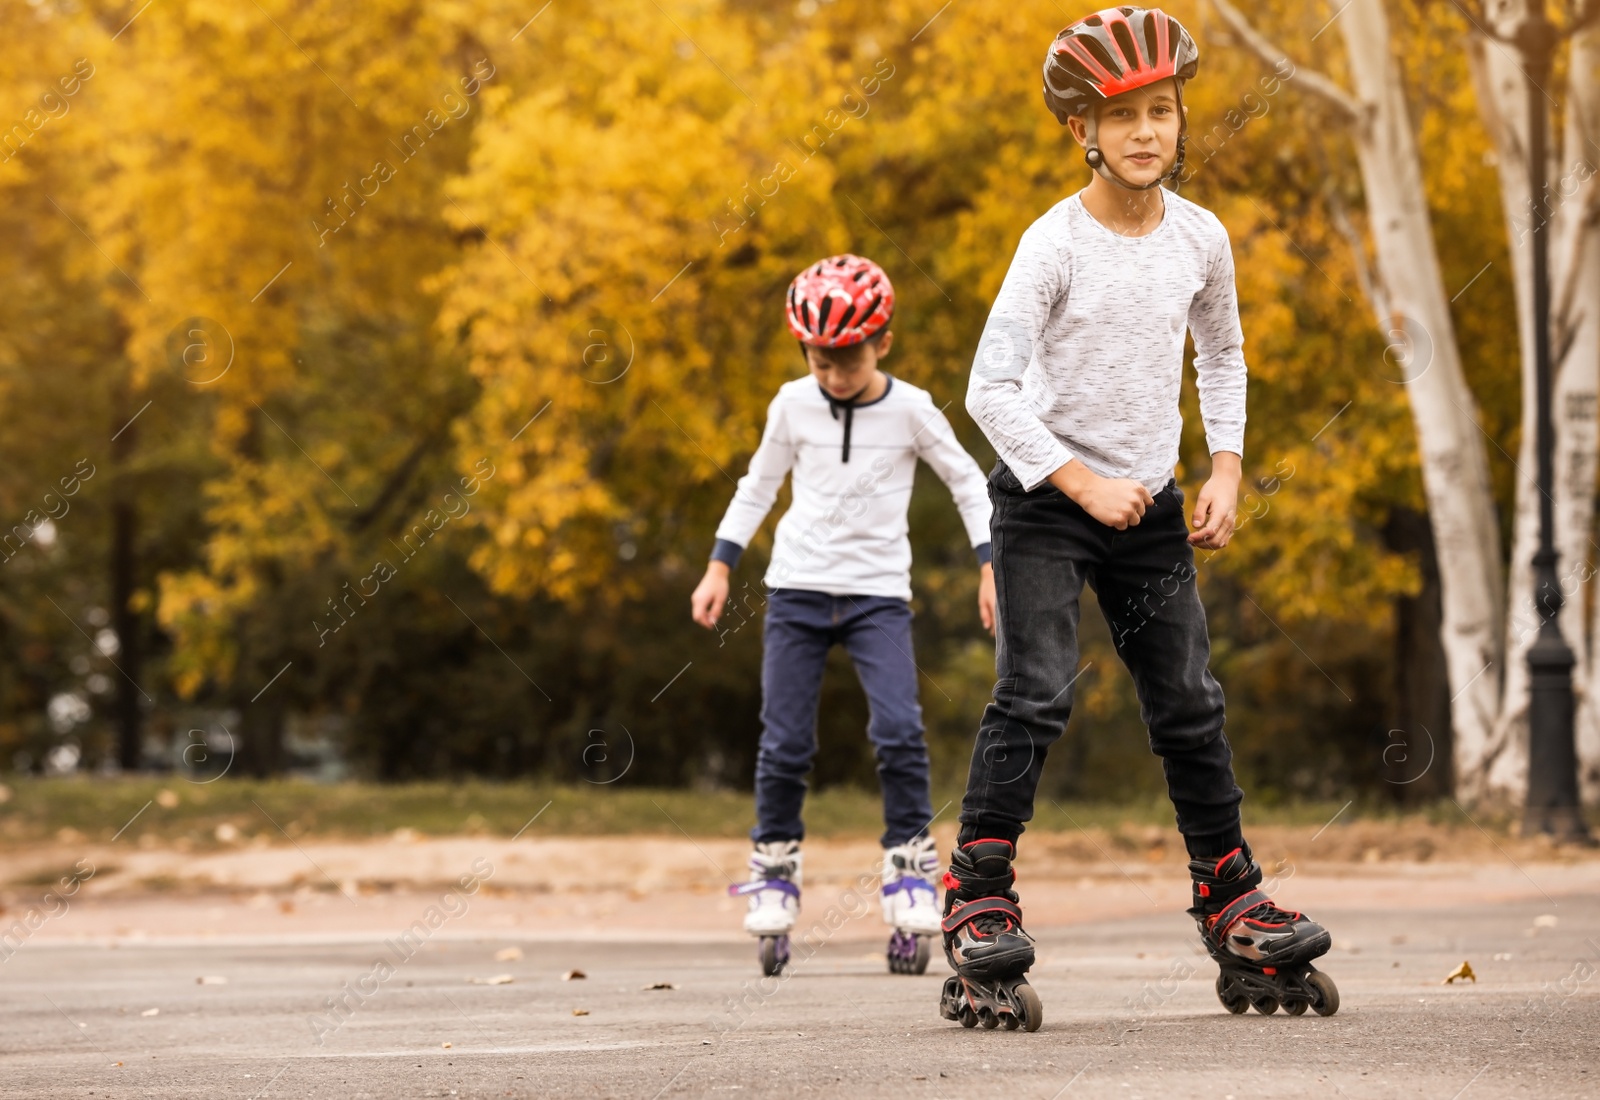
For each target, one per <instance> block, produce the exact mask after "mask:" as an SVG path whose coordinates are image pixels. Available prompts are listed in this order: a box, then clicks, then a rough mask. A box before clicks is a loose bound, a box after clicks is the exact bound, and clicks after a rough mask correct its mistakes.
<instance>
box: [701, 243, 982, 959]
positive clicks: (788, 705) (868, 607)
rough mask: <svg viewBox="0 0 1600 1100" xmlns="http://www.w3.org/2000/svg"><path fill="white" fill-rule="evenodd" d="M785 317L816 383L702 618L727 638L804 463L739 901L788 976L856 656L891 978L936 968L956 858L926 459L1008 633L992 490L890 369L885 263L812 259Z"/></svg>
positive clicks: (791, 402) (767, 650) (804, 390)
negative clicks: (879, 824)
mask: <svg viewBox="0 0 1600 1100" xmlns="http://www.w3.org/2000/svg"><path fill="white" fill-rule="evenodd" d="M786 313H787V316H788V323H789V331H790V332H791V333H793V334H794V336H795V337H796V339H798V340H799V341H800V348H801V351H802V353H803V354H804V356H805V361H806V366H807V367H808V368H809V370H810V375H809V376H808V377H805V378H800V379H796V380H794V381H792V382H788V383H786V384H785V385H784V386H783V387H781V388H780V389H779V390H778V396H777V397H776V398H774V399H773V401H772V404H771V406H770V407H769V408H768V410H767V424H766V429H765V431H764V432H763V434H762V437H761V445H760V447H759V448H757V450H756V453H755V455H754V456H753V457H752V458H751V460H750V471H749V472H748V473H747V474H745V476H744V477H742V478H740V479H739V485H738V489H737V491H736V492H735V493H734V497H733V502H732V503H731V504H729V506H728V511H727V514H726V515H725V516H724V517H723V520H722V524H721V526H719V527H718V528H717V538H716V545H715V547H714V549H713V550H712V554H711V562H710V563H709V564H708V565H707V567H706V574H705V577H704V578H703V579H702V580H701V581H700V584H699V586H698V587H697V588H696V589H695V591H694V595H693V597H692V601H691V602H692V612H693V615H694V620H695V621H696V622H697V623H700V624H701V625H702V626H706V627H715V626H716V623H717V620H718V618H719V617H720V616H721V614H722V609H723V607H724V605H725V604H726V603H727V602H728V577H729V573H730V571H731V569H732V568H733V566H735V565H736V564H738V561H739V556H740V555H741V553H743V550H744V547H745V546H746V545H748V544H749V542H750V538H751V536H753V535H754V534H755V533H756V530H757V528H759V527H760V526H761V523H762V520H763V519H765V517H766V514H767V512H768V510H769V509H771V507H772V503H773V501H774V499H775V498H776V497H777V494H778V490H779V488H780V487H782V485H783V481H784V478H785V477H786V476H788V475H789V473H790V472H791V470H792V471H793V475H794V483H793V486H794V493H793V497H794V499H793V504H792V505H791V506H790V508H789V511H788V512H786V513H785V514H784V516H783V518H782V519H781V520H780V521H779V522H778V529H777V533H776V536H775V537H774V540H773V549H772V562H771V565H770V567H769V568H768V570H767V574H766V578H765V579H766V586H767V588H768V589H769V591H768V593H767V598H766V622H765V626H764V632H763V643H764V650H763V655H762V671H761V695H762V703H761V721H762V734H761V744H760V749H759V751H758V753H757V756H756V783H755V786H756V819H757V823H756V827H755V829H754V830H753V831H752V832H751V839H752V840H753V841H754V842H755V849H754V851H753V852H751V855H750V881H749V882H748V883H746V884H744V885H742V886H738V887H735V888H734V889H733V890H732V891H731V892H732V893H734V894H736V895H742V896H747V897H748V898H749V909H748V912H747V913H746V915H745V930H746V931H748V932H749V933H750V934H751V935H754V936H757V937H759V939H760V953H761V965H762V970H763V971H764V972H765V973H766V974H769V975H771V974H775V973H777V972H778V971H779V970H781V969H782V968H783V966H784V964H785V963H786V962H787V961H788V958H789V938H788V934H789V932H790V930H791V929H792V928H793V927H794V924H795V919H796V915H797V913H798V911H799V907H800V888H801V864H802V861H801V852H800V842H801V840H802V838H803V837H804V835H805V827H804V825H803V824H802V823H801V806H802V804H803V802H804V799H805V792H806V776H807V775H808V774H809V772H810V770H811V761H812V758H813V757H814V756H815V755H816V750H817V739H816V724H817V704H818V699H819V697H820V693H821V687H822V672H823V666H824V663H825V661H826V660H827V656H828V650H829V649H830V648H832V647H833V646H834V645H835V644H840V645H843V646H844V647H845V650H846V652H847V653H849V655H850V659H851V661H852V662H853V663H854V664H855V668H856V675H857V676H858V677H859V678H860V680H861V686H862V688H863V689H864V690H865V691H866V694H867V700H868V703H869V704H870V707H871V720H870V722H869V724H868V727H867V735H868V736H869V737H870V738H871V739H872V743H873V746H874V748H875V750H876V753H877V759H878V778H879V781H880V782H881V783H882V785H883V818H884V833H883V837H882V843H883V847H884V853H883V876H882V880H881V886H880V895H881V901H882V907H883V917H884V920H885V921H886V922H887V923H888V924H889V925H890V926H891V927H892V928H893V929H894V934H893V936H892V938H891V939H890V941H889V969H890V970H892V971H894V972H896V973H915V974H920V973H922V972H923V971H924V970H926V969H927V965H928V940H929V938H930V937H932V936H934V935H936V934H937V933H938V931H939V908H938V896H937V889H936V886H935V883H936V882H937V879H938V873H939V856H938V852H937V850H936V849H935V846H934V842H933V839H932V838H931V837H929V836H928V835H927V832H926V830H927V828H928V826H929V824H930V823H931V819H932V818H933V806H932V804H931V801H930V797H929V792H928V748H927V744H926V743H925V742H924V740H923V731H922V708H921V706H920V704H919V703H918V701H917V667H916V664H915V662H914V661H913V659H912V647H911V605H910V602H909V601H910V599H911V544H910V542H909V540H908V539H907V537H906V509H907V506H908V505H909V503H910V498H911V485H912V478H913V476H914V474H915V472H916V466H917V460H918V459H921V460H922V461H924V462H926V463H928V465H930V466H932V467H933V469H934V472H935V473H937V474H938V475H939V477H940V478H942V479H943V480H944V482H945V484H946V485H948V486H949V487H950V491H951V493H952V495H953V496H954V497H955V501H956V506H957V508H958V509H959V510H960V512H961V518H962V521H963V523H964V525H965V527H966V530H967V534H968V536H969V537H970V539H971V541H972V545H973V547H974V549H975V550H976V552H977V556H978V562H979V570H980V576H979V586H978V610H979V615H980V617H981V618H982V620H983V625H984V627H985V628H987V629H990V630H992V629H993V626H994V581H993V574H992V571H991V569H990V566H989V499H988V494H987V491H986V487H985V484H984V478H983V472H982V471H981V470H979V469H978V465H977V463H975V462H974V461H973V460H972V458H971V457H970V456H969V455H968V454H967V453H966V452H965V451H964V450H962V449H961V445H960V444H959V443H958V442H957V441H956V438H955V434H954V433H953V432H952V431H951V430H950V424H949V421H947V420H946V419H945V417H944V414H943V413H941V412H940V411H939V409H938V408H937V407H935V405H934V403H933V399H932V398H931V397H930V396H929V395H928V393H927V392H926V391H924V390H920V389H918V388H917V387H915V386H912V385H909V384H908V383H906V382H903V381H900V380H899V379H896V378H893V377H891V376H889V375H887V374H885V373H884V372H883V371H882V370H880V369H879V368H878V364H879V362H880V360H882V358H883V357H884V356H886V355H888V354H889V349H890V348H891V347H892V346H893V343H894V334H893V333H892V332H891V331H890V330H889V322H890V319H891V318H892V317H893V315H894V288H893V287H892V286H891V285H890V283H889V277H888V276H887V275H886V274H884V272H883V269H882V268H880V267H879V266H878V265H877V264H875V263H873V262H872V261H871V260H866V259H862V258H861V257H859V256H849V255H845V256H832V257H829V258H828V259H826V260H822V261H821V262H819V263H816V264H813V265H812V266H811V267H809V268H807V269H806V270H805V271H803V272H801V273H800V274H799V275H797V276H796V277H795V279H794V282H793V283H792V284H791V285H790V287H789V294H788V303H787V309H786Z"/></svg>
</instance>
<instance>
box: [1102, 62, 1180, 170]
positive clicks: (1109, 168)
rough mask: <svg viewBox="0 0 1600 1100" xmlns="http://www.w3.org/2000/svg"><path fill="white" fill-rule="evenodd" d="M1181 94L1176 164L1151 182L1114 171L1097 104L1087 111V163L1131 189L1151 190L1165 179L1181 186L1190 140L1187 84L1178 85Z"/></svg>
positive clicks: (1178, 91) (1173, 163)
mask: <svg viewBox="0 0 1600 1100" xmlns="http://www.w3.org/2000/svg"><path fill="white" fill-rule="evenodd" d="M1177 94H1178V118H1179V120H1180V122H1179V126H1178V155H1177V156H1176V157H1174V158H1173V161H1172V167H1171V168H1170V169H1168V170H1167V171H1166V172H1164V173H1162V174H1161V175H1160V176H1158V177H1156V178H1155V179H1153V180H1151V181H1150V182H1149V183H1129V182H1128V181H1127V180H1125V179H1123V178H1122V177H1121V176H1119V175H1117V174H1116V173H1115V172H1113V171H1112V170H1111V167H1110V165H1108V164H1106V158H1105V155H1104V154H1103V153H1101V152H1100V145H1099V140H1098V134H1099V129H1100V119H1099V116H1098V115H1097V114H1096V113H1095V111H1094V109H1093V108H1090V109H1089V110H1087V111H1085V112H1084V113H1083V129H1084V146H1085V148H1084V151H1083V159H1084V161H1085V163H1087V164H1088V165H1089V167H1090V168H1093V169H1094V170H1095V172H1097V173H1098V174H1099V175H1100V176H1101V177H1102V178H1103V179H1104V180H1106V182H1108V183H1114V184H1116V185H1117V186H1118V187H1121V188H1123V189H1124V190H1127V191H1149V190H1152V189H1153V188H1157V187H1160V186H1161V185H1162V184H1163V183H1166V182H1167V181H1168V180H1171V181H1172V190H1173V191H1174V192H1176V191H1177V190H1178V186H1179V180H1178V177H1179V176H1181V175H1182V174H1183V155H1184V152H1185V148H1186V147H1187V145H1188V144H1189V120H1188V119H1187V118H1185V117H1184V114H1183V87H1182V86H1181V85H1179V87H1178V89H1177Z"/></svg>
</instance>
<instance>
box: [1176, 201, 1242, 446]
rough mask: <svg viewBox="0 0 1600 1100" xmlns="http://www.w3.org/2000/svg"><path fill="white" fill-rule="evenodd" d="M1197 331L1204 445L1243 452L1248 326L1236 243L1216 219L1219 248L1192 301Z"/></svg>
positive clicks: (1194, 330)
mask: <svg viewBox="0 0 1600 1100" xmlns="http://www.w3.org/2000/svg"><path fill="white" fill-rule="evenodd" d="M1189 331H1190V332H1191V333H1193V334H1194V352H1195V355H1194V369H1195V375H1196V378H1197V380H1198V382H1199V387H1200V419H1201V420H1202V421H1203V422H1204V424H1205V428H1206V450H1207V451H1209V452H1210V453H1211V454H1216V453H1217V452H1218V451H1232V452H1233V453H1234V454H1236V455H1239V456H1240V457H1243V456H1244V415H1245V414H1244V406H1245V380H1246V371H1245V364H1244V330H1243V329H1242V328H1241V327H1240V325H1239V299H1238V292H1237V291H1236V290H1235V288H1234V284H1233V249H1232V248H1231V247H1230V245H1229V243H1228V233H1227V230H1225V229H1223V228H1222V227H1221V224H1220V223H1219V224H1218V243H1217V251H1216V253H1215V254H1214V255H1213V257H1212V261H1211V272H1210V274H1209V276H1208V277H1207V278H1206V284H1205V286H1203V287H1201V288H1200V292H1199V293H1198V294H1196V295H1195V296H1194V301H1193V302H1192V303H1190V305H1189Z"/></svg>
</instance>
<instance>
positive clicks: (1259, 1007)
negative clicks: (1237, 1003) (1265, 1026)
mask: <svg viewBox="0 0 1600 1100" xmlns="http://www.w3.org/2000/svg"><path fill="white" fill-rule="evenodd" d="M1250 1007H1251V1008H1253V1009H1255V1010H1256V1011H1257V1012H1259V1013H1261V1015H1263V1016H1271V1015H1272V1014H1273V1013H1274V1012H1276V1011H1278V998H1276V997H1256V998H1254V999H1253V1000H1251V1002H1250Z"/></svg>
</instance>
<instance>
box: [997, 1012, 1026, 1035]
mask: <svg viewBox="0 0 1600 1100" xmlns="http://www.w3.org/2000/svg"><path fill="white" fill-rule="evenodd" d="M1000 1022H1001V1023H1003V1024H1005V1026H1006V1030H1007V1031H1015V1030H1017V1028H1019V1027H1021V1026H1022V1021H1021V1020H1019V1019H1017V1015H1016V1013H1014V1012H1008V1013H1006V1014H1005V1015H1004V1016H1002V1017H1001V1018H1000Z"/></svg>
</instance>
